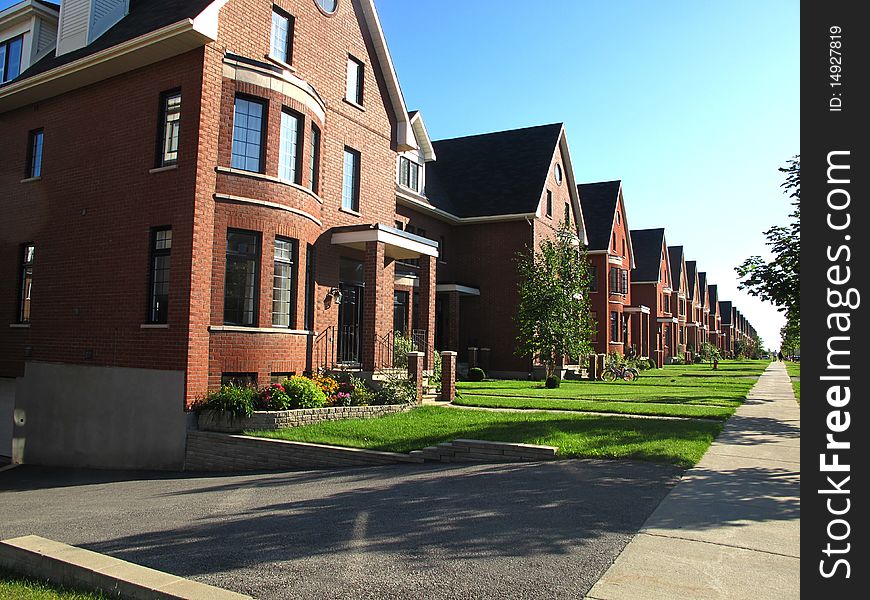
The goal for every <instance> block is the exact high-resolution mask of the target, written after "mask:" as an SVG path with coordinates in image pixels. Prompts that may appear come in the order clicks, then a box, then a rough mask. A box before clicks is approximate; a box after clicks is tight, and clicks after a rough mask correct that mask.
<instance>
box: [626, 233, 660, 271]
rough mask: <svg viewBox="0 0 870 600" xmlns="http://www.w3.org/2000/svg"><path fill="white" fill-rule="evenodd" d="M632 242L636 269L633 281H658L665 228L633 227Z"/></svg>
mask: <svg viewBox="0 0 870 600" xmlns="http://www.w3.org/2000/svg"><path fill="white" fill-rule="evenodd" d="M630 233H631V244H632V246H633V247H634V265H635V267H634V270H633V271H632V272H631V280H632V281H658V279H659V266H660V265H661V260H662V246H663V245H664V243H665V230H664V229H632V230H631V232H630Z"/></svg>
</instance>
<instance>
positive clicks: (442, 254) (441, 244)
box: [438, 235, 447, 263]
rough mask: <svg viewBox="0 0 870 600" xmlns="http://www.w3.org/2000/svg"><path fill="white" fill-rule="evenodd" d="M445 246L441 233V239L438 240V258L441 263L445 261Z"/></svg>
mask: <svg viewBox="0 0 870 600" xmlns="http://www.w3.org/2000/svg"><path fill="white" fill-rule="evenodd" d="M446 247H447V246H446V244H445V241H444V236H443V235H442V236H441V239H440V240H439V241H438V260H439V261H440V262H443V263H446V262H447V252H446Z"/></svg>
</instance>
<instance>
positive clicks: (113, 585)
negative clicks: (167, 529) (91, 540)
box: [0, 535, 251, 600]
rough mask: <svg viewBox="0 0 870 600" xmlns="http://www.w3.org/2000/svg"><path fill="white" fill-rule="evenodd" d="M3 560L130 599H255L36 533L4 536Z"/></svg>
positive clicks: (31, 573) (30, 572) (25, 571)
mask: <svg viewBox="0 0 870 600" xmlns="http://www.w3.org/2000/svg"><path fill="white" fill-rule="evenodd" d="M0 566H2V567H4V568H6V569H8V570H10V571H13V572H16V573H21V574H22V575H25V576H28V577H33V578H36V579H41V580H44V581H48V582H50V583H53V584H57V585H62V586H66V587H73V588H81V589H87V590H94V591H100V592H103V593H105V594H107V595H109V596H112V597H121V598H130V599H131V600H207V599H210V600H251V597H250V596H246V595H244V594H237V593H236V592H230V591H228V590H223V589H221V588H216V587H214V586H210V585H206V584H204V583H199V582H196V581H191V580H189V579H184V578H183V577H178V576H176V575H170V574H169V573H164V572H163V571H157V570H155V569H149V568H147V567H143V566H140V565H136V564H133V563H130V562H127V561H125V560H121V559H119V558H114V557H111V556H106V555H105V554H100V553H99V552H93V551H91V550H85V549H84V548H77V547H76V546H69V545H67V544H63V543H61V542H55V541H53V540H49V539H46V538H43V537H39V536H36V535H27V536H24V537H18V538H12V539H8V540H3V541H0Z"/></svg>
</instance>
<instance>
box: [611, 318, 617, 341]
mask: <svg viewBox="0 0 870 600" xmlns="http://www.w3.org/2000/svg"><path fill="white" fill-rule="evenodd" d="M610 341H611V342H618V341H619V313H618V312H611V313H610Z"/></svg>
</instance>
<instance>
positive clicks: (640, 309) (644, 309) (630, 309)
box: [622, 304, 650, 315]
mask: <svg viewBox="0 0 870 600" xmlns="http://www.w3.org/2000/svg"><path fill="white" fill-rule="evenodd" d="M622 312H627V313H643V314H645V315H648V314H650V308H649V306H644V305H643V304H641V305H639V306H626V307H625V308H623V309H622Z"/></svg>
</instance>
